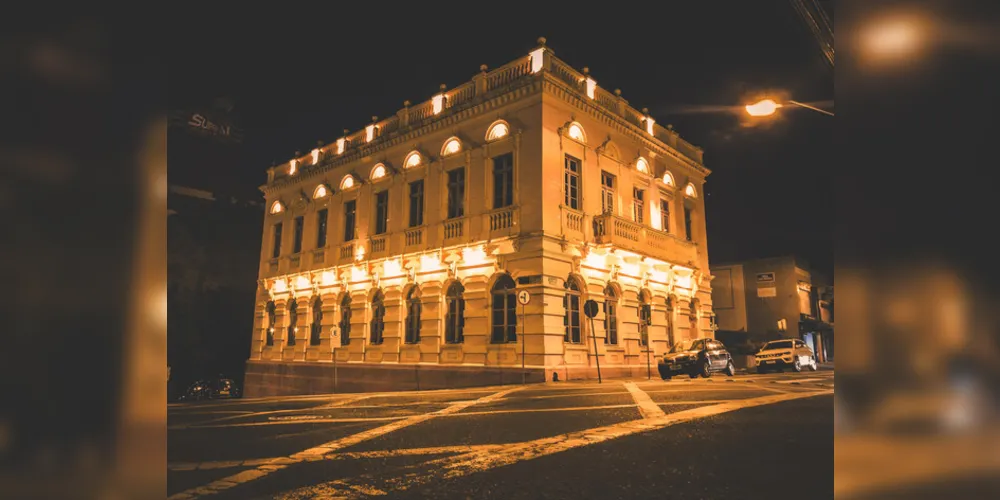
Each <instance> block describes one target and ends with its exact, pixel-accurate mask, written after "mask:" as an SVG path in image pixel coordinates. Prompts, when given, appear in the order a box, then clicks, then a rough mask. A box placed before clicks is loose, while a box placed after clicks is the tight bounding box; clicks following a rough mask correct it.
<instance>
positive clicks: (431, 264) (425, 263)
mask: <svg viewBox="0 0 1000 500" xmlns="http://www.w3.org/2000/svg"><path fill="white" fill-rule="evenodd" d="M442 269H444V266H442V265H441V256H440V255H437V254H430V255H421V256H420V272H422V273H427V272H434V271H440V270H442Z"/></svg>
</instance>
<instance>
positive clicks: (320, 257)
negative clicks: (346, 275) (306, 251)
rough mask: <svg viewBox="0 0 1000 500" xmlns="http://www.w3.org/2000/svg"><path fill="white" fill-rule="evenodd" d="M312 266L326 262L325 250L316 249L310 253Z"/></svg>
mask: <svg viewBox="0 0 1000 500" xmlns="http://www.w3.org/2000/svg"><path fill="white" fill-rule="evenodd" d="M312 256H313V264H322V263H323V262H324V261H326V249H323V248H317V249H316V250H313V252H312Z"/></svg>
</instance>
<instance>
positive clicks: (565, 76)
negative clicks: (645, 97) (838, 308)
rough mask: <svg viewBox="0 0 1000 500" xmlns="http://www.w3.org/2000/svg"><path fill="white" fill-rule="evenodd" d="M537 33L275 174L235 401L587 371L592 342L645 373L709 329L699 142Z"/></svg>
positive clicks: (613, 365)
mask: <svg viewBox="0 0 1000 500" xmlns="http://www.w3.org/2000/svg"><path fill="white" fill-rule="evenodd" d="M540 43H541V45H540V46H539V47H537V48H536V49H535V50H533V51H531V52H530V53H529V54H526V55H525V56H523V57H521V58H519V59H517V60H515V61H513V62H511V63H509V64H507V65H505V66H502V67H500V68H497V69H495V70H492V71H489V70H487V68H486V67H485V66H482V67H481V68H480V73H479V74H477V75H476V76H474V77H473V79H472V81H470V82H467V83H465V84H462V85H459V86H458V87H455V88H453V89H450V90H449V89H446V88H443V89H442V90H441V92H440V93H439V94H437V95H434V96H429V98H428V100H427V101H425V102H423V103H419V104H416V105H410V103H409V102H407V103H405V105H404V108H403V109H402V110H400V111H399V112H397V113H396V114H395V115H393V116H391V117H389V118H386V119H382V120H378V119H377V118H374V119H373V121H372V123H370V124H368V125H366V126H365V127H364V128H362V129H361V130H359V131H357V132H354V133H350V134H346V135H345V136H344V137H341V138H338V139H337V140H336V141H334V142H333V143H331V144H329V145H327V146H324V147H321V148H320V149H319V152H318V153H311V154H309V155H306V156H302V157H301V158H294V159H292V160H290V161H289V162H288V163H285V164H282V165H278V166H275V167H273V168H271V169H270V170H269V171H268V182H267V184H266V185H265V186H263V187H262V190H263V192H264V194H265V199H266V205H267V210H266V214H265V220H264V231H263V245H262V253H261V267H260V279H259V282H258V284H259V286H258V297H257V304H256V312H255V327H254V330H253V332H252V335H253V346H252V348H251V353H250V361H249V363H248V368H247V380H246V385H247V387H246V395H247V396H255V395H269V394H279V393H280V394H291V393H307V392H334V391H336V392H348V391H359V390H405V389H416V388H420V389H429V388H436V387H453V386H474V385H487V384H489V385H494V384H499V383H504V384H509V383H520V382H521V377H522V372H521V366H522V363H523V364H524V365H525V367H526V372H527V375H525V377H526V380H528V381H541V380H542V379H543V378H544V379H545V380H552V379H553V375H554V374H556V375H557V376H558V378H559V380H566V379H575V378H585V377H594V378H596V375H597V370H596V363H595V356H594V350H595V344H594V342H595V337H596V344H597V345H596V349H597V354H598V355H599V356H600V365H601V372H602V375H603V376H604V377H614V376H624V375H632V374H635V375H636V376H638V375H640V374H641V375H645V374H646V373H647V363H648V362H649V363H651V364H652V372H653V373H654V374H655V373H656V366H655V365H656V359H655V356H656V355H657V354H660V353H663V352H664V351H665V350H666V349H668V348H669V345H670V344H671V343H672V342H676V341H678V340H682V339H687V338H692V337H702V336H711V335H712V332H713V330H712V327H711V324H710V321H709V318H710V317H711V313H712V306H711V288H710V281H711V277H710V276H709V275H708V256H707V255H708V254H707V247H706V240H705V222H704V221H705V217H704V214H705V203H704V197H703V196H702V192H703V191H702V188H703V184H704V181H705V177H706V176H707V175H708V174H709V171H708V170H707V169H706V168H705V167H704V166H703V164H702V151H701V150H700V149H699V148H697V147H695V146H692V145H691V144H689V143H687V142H685V141H683V140H682V139H681V138H680V137H679V136H678V135H677V133H676V132H674V131H673V130H672V129H671V128H670V127H669V126H667V127H666V128H665V127H663V126H661V125H659V124H658V123H656V122H655V121H654V120H653V118H652V117H650V116H648V114H647V113H646V112H645V110H643V111H642V112H640V111H637V110H636V109H634V108H632V107H630V106H629V105H628V103H627V101H625V99H624V98H622V97H621V93H620V92H619V91H615V92H609V91H607V90H606V89H604V88H602V87H601V86H600V85H599V83H598V82H597V81H596V80H595V79H594V78H593V77H592V76H591V75H590V74H589V71H586V70H585V71H584V72H583V73H581V72H578V71H576V70H575V69H573V68H571V67H570V66H568V65H567V64H566V63H564V62H563V61H561V60H559V59H557V58H556V57H555V55H554V53H553V51H552V50H551V49H549V48H548V47H546V46H545V45H544V40H540ZM521 290H527V291H528V292H529V293H530V296H531V300H530V303H529V304H528V305H527V306H526V307H525V308H524V314H523V315H522V310H521V306H520V305H517V301H516V299H515V295H516V293H517V292H519V291H521ZM587 299H593V300H595V301H597V302H598V303H599V304H600V307H599V311H598V315H597V317H596V318H595V319H594V328H593V331H592V329H591V326H590V323H589V321H588V320H587V318H586V317H585V316H584V314H583V304H584V302H585V301H586V300H587ZM293 308H294V311H293ZM293 339H294V340H293ZM522 352H524V356H523V357H522Z"/></svg>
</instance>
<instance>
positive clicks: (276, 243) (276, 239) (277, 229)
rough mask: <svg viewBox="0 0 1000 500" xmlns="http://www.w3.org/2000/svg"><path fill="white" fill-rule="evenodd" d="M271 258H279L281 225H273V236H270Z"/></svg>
mask: <svg viewBox="0 0 1000 500" xmlns="http://www.w3.org/2000/svg"><path fill="white" fill-rule="evenodd" d="M271 238H272V239H271V258H272V259H277V258H278V257H280V256H281V223H280V222H279V223H277V224H275V225H274V234H273V235H272V236H271Z"/></svg>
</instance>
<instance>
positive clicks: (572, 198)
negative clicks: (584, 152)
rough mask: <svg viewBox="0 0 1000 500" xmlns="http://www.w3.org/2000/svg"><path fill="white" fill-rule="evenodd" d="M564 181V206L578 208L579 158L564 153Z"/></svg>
mask: <svg viewBox="0 0 1000 500" xmlns="http://www.w3.org/2000/svg"><path fill="white" fill-rule="evenodd" d="M563 182H564V183H565V190H566V195H565V201H566V206H567V207H569V208H572V209H573V210H579V209H580V160H578V159H576V158H573V157H572V156H570V155H566V160H565V172H564V174H563Z"/></svg>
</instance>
